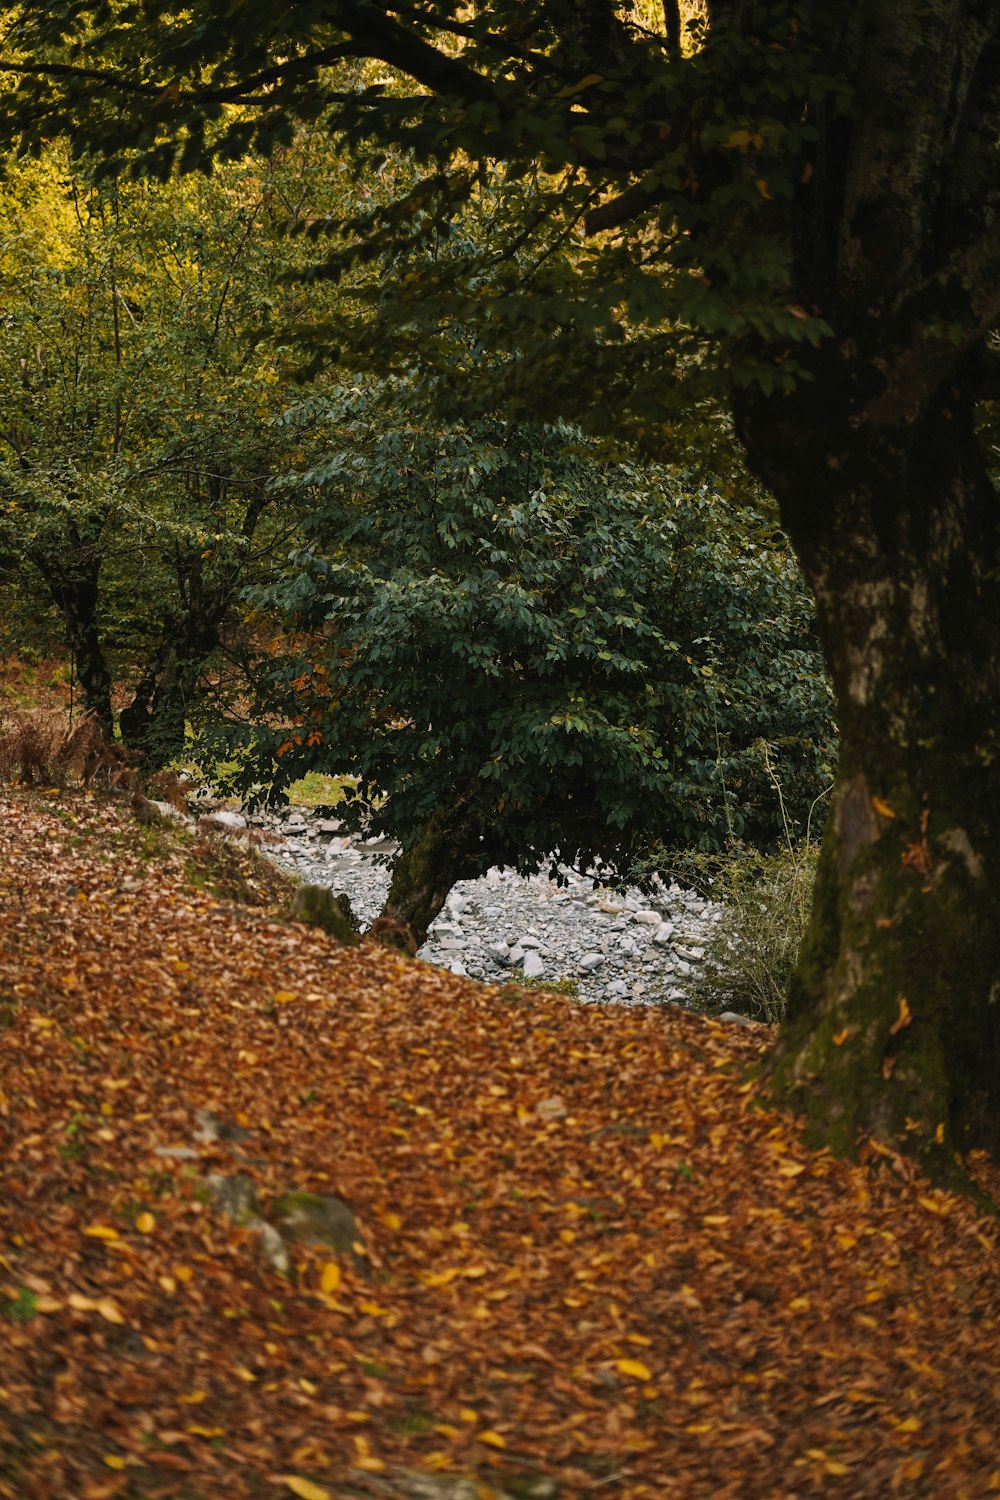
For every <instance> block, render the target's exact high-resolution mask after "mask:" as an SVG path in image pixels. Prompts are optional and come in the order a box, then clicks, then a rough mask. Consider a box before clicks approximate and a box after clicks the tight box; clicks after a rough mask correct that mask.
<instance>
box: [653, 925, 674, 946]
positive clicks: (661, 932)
mask: <svg viewBox="0 0 1000 1500" xmlns="http://www.w3.org/2000/svg"><path fill="white" fill-rule="evenodd" d="M673 937H674V928H673V923H672V922H661V923H660V925H659V927H657V929H656V931H655V932H654V933H653V942H654V943H658V944H659V946H660V947H661V948H666V947H668V946H669V944H670V943H672V942H673Z"/></svg>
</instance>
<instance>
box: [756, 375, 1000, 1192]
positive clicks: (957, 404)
mask: <svg viewBox="0 0 1000 1500" xmlns="http://www.w3.org/2000/svg"><path fill="white" fill-rule="evenodd" d="M869 373H870V372H869ZM840 376H841V380H840V386H839V389H840V391H841V392H842V393H843V394H842V396H841V397H840V398H839V399H830V396H829V393H830V390H831V389H834V388H835V387H833V386H831V384H830V381H831V379H832V376H831V375H830V374H829V373H828V375H827V379H826V380H825V381H824V382H822V383H819V382H817V383H816V384H812V385H809V384H803V386H801V387H800V389H799V390H798V391H797V393H796V394H795V395H794V396H793V397H790V398H784V399H783V400H782V401H779V402H769V403H766V405H765V404H763V403H762V408H761V410H758V411H757V412H756V413H744V416H743V421H742V429H743V435H744V439H745V442H746V444H747V447H748V451H749V453H750V456H751V459H752V461H753V462H754V463H755V466H756V467H757V468H758V470H759V471H760V472H761V474H762V475H763V476H764V477H765V478H766V480H767V482H768V484H769V485H770V486H771V488H772V489H773V491H774V493H775V494H776V495H777V497H778V499H779V502H780V504H781V508H782V516H783V520H784V524H785V526H786V528H787V530H788V532H789V535H790V536H791V538H792V541H793V543H794V545H795V548H796V550H797V552H798V556H799V558H800V560H801V563H802V566H803V568H804V570H805V573H806V576H807V578H808V580H809V582H810V584H811V586H812V588H813V591H814V593H815V596H816V603H817V609H818V613H819V621H820V628H821V632H822V637H823V642H824V648H825V652H826V657H827V661H828V664H829V667H830V670H831V672H832V674H833V678H834V683H835V686H836V691H837V698H838V703H839V711H840V716H841V726H840V727H841V735H842V739H841V759H840V768H839V776H838V784H837V788H836V792H835V801H834V805H833V809H832V812H831V816H830V820H829V825H828V829H827V834H826V837H825V839H824V845H823V850H822V855H821V860H820V869H819V876H818V882H817V890H816V899H815V907H814V911H813V916H812V922H811V926H810V929H809V932H808V935H807V939H806V942H805V945H804V948H803V952H802V956H801V959H800V964H799V968H798V972H797V975H796V977H795V980H794V984H793V990H792V994H791V997H790V1003H789V1008H788V1016H787V1020H786V1023H785V1025H784V1027H783V1028H782V1031H781V1034H780V1037H779V1041H778V1046H777V1049H776V1051H775V1053H774V1056H773V1058H772V1059H771V1062H770V1067H769V1072H770V1081H771V1089H772V1092H773V1094H774V1096H775V1098H776V1099H778V1100H781V1101H786V1102H790V1103H792V1104H793V1105H795V1106H796V1107H797V1108H799V1109H801V1110H802V1111H804V1113H805V1114H806V1117H807V1120H808V1128H809V1133H810V1135H811V1137H812V1138H813V1139H814V1140H815V1141H816V1142H826V1143H828V1144H831V1145H832V1146H834V1148H836V1149H839V1150H842V1151H850V1150H852V1149H853V1148H854V1146H855V1144H856V1138H857V1134H858V1132H859V1131H862V1130H864V1131H870V1132H872V1133H873V1134H874V1135H876V1136H877V1137H879V1138H881V1139H883V1140H887V1141H891V1142H894V1143H896V1144H897V1145H901V1146H903V1147H904V1149H907V1150H909V1151H910V1152H912V1153H913V1154H915V1155H917V1156H919V1157H921V1158H923V1159H924V1161H925V1162H926V1164H927V1165H928V1166H930V1167H932V1168H933V1169H936V1170H937V1171H939V1172H940V1173H942V1174H947V1173H948V1172H949V1171H950V1168H951V1162H952V1159H953V1153H954V1152H955V1151H956V1150H958V1151H962V1150H966V1149H968V1148H971V1147H981V1148H985V1149H987V1150H989V1151H991V1152H992V1153H993V1154H994V1155H995V1156H997V1157H998V1159H1000V570H998V566H997V564H998V561H1000V505H998V500H997V495H996V493H995V491H994V489H993V486H992V484H991V483H990V480H989V476H988V474H987V473H986V470H985V466H984V462H983V459H982V457H981V454H980V448H979V442H978V439H977V436H976V433H975V431H974V428H973V402H972V401H971V400H970V398H969V396H968V394H967V393H966V392H964V391H963V390H962V388H961V387H960V386H959V385H958V384H955V385H952V386H949V387H947V388H946V389H944V390H943V391H941V392H939V393H938V394H937V395H936V396H935V397H934V398H933V399H932V401H931V402H930V403H929V404H928V406H927V407H926V409H925V410H924V411H923V412H922V413H921V414H920V415H919V416H917V417H915V418H914V419H913V420H912V421H910V422H908V423H906V424H895V425H893V424H886V423H884V422H882V421H880V420H877V419H874V418H872V417H870V416H869V418H868V419H867V420H866V419H865V418H864V417H863V416H862V415H859V412H858V410H857V409H856V408H857V403H853V406H854V409H853V410H852V402H851V400H850V392H851V391H852V389H853V390H854V391H855V392H856V391H857V389H858V388H859V386H860V388H865V387H866V386H867V385H868V382H867V380H866V379H865V378H863V377H862V378H860V380H859V375H858V372H857V370H856V369H852V368H850V367H848V366H847V365H846V364H845V366H844V367H843V368H842V369H841V372H840Z"/></svg>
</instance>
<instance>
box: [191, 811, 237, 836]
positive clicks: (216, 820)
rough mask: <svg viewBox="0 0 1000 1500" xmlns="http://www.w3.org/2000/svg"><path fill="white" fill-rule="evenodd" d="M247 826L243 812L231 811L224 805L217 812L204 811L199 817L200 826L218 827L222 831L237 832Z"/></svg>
mask: <svg viewBox="0 0 1000 1500" xmlns="http://www.w3.org/2000/svg"><path fill="white" fill-rule="evenodd" d="M246 826H247V820H246V818H245V817H244V816H243V814H242V813H238V812H229V811H228V809H227V808H224V807H220V808H219V810H218V811H217V812H210V813H204V814H203V815H202V816H201V817H200V818H199V819H198V827H199V828H217V829H219V831H220V832H222V833H237V832H239V831H240V830H241V829H243V828H245V827H246Z"/></svg>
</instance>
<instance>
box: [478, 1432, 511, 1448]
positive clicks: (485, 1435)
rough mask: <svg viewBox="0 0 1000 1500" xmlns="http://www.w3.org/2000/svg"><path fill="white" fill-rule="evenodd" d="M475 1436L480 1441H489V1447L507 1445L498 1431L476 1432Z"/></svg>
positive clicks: (503, 1446)
mask: <svg viewBox="0 0 1000 1500" xmlns="http://www.w3.org/2000/svg"><path fill="white" fill-rule="evenodd" d="M476 1436H477V1437H478V1439H479V1441H480V1442H481V1443H489V1445H490V1447H491V1448H506V1446H507V1444H506V1443H505V1442H504V1440H503V1438H502V1437H501V1436H500V1434H499V1432H477V1433H476Z"/></svg>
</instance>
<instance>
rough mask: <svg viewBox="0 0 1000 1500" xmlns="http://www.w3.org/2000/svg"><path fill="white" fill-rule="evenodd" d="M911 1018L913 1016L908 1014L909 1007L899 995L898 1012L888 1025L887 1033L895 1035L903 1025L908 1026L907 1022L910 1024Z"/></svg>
mask: <svg viewBox="0 0 1000 1500" xmlns="http://www.w3.org/2000/svg"><path fill="white" fill-rule="evenodd" d="M912 1020H913V1016H912V1015H911V1014H910V1007H909V1005H908V1004H907V1002H906V1001H905V1000H904V999H903V998H902V996H900V1000H899V1014H898V1015H897V1017H896V1019H895V1021H893V1023H892V1025H891V1026H890V1027H889V1035H890V1036H896V1035H898V1033H899V1032H901V1031H902V1030H903V1027H904V1026H909V1024H910V1022H911V1021H912Z"/></svg>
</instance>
